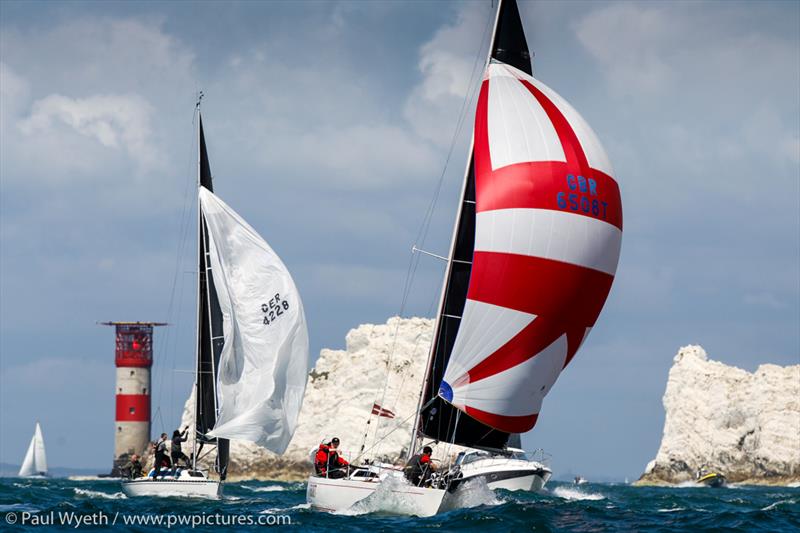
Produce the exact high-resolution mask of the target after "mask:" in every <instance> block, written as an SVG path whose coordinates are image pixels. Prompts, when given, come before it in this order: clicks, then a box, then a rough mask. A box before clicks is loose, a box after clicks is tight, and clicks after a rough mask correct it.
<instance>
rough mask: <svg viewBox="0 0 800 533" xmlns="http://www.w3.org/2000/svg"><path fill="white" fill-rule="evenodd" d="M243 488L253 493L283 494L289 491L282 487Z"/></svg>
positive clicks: (243, 486)
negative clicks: (282, 492)
mask: <svg viewBox="0 0 800 533" xmlns="http://www.w3.org/2000/svg"><path fill="white" fill-rule="evenodd" d="M242 488H243V489H247V490H250V491H253V492H281V491H284V490H289V489H288V488H287V487H284V486H281V485H267V486H266V487H248V486H247V485H242Z"/></svg>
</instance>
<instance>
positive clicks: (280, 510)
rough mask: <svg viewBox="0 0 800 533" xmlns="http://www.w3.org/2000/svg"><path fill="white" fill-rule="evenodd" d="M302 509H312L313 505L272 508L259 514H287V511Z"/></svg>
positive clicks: (300, 504) (301, 504) (302, 504)
mask: <svg viewBox="0 0 800 533" xmlns="http://www.w3.org/2000/svg"><path fill="white" fill-rule="evenodd" d="M300 509H311V504H310V503H298V504H297V505H293V506H291V507H271V508H269V509H264V510H263V511H259V514H277V513H285V512H286V511H298V510H300Z"/></svg>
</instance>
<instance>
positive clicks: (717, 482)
mask: <svg viewBox="0 0 800 533" xmlns="http://www.w3.org/2000/svg"><path fill="white" fill-rule="evenodd" d="M697 482H698V483H700V484H701V485H705V486H707V487H714V488H716V487H724V486H725V485H727V484H728V480H727V479H726V478H725V475H724V474H721V473H719V472H706V471H704V470H701V471H700V472H698V473H697Z"/></svg>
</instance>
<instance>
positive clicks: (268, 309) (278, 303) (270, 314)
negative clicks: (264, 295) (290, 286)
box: [261, 294, 289, 326]
mask: <svg viewBox="0 0 800 533" xmlns="http://www.w3.org/2000/svg"><path fill="white" fill-rule="evenodd" d="M288 310H289V302H287V301H286V300H281V295H280V294H276V295H275V296H273V297H272V298H270V300H269V302H267V303H265V304H261V312H262V313H264V325H265V326H269V325H270V324H272V323H273V322H274V321H275V320H277V319H278V317H279V316H281V315H282V314H283V312H284V311H288Z"/></svg>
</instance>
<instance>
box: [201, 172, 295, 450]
mask: <svg viewBox="0 0 800 533" xmlns="http://www.w3.org/2000/svg"><path fill="white" fill-rule="evenodd" d="M200 207H201V210H202V215H203V217H204V219H205V222H206V225H207V227H208V252H209V258H210V265H211V272H212V276H213V279H214V287H215V288H216V292H217V297H218V299H219V305H220V308H221V309H222V315H223V331H224V337H225V339H224V341H225V344H224V348H223V350H222V355H221V356H220V363H219V371H218V376H217V394H218V398H219V405H218V415H217V422H216V425H215V427H214V429H213V431H211V432H210V433H209V436H211V437H221V438H229V439H243V440H248V441H251V442H254V443H256V444H258V445H260V446H263V447H265V448H267V449H269V450H271V451H273V452H276V453H283V452H284V451H285V450H286V447H287V446H288V444H289V441H290V440H291V438H292V435H293V434H294V430H295V426H296V423H297V417H298V415H299V413H300V407H301V404H302V400H303V393H304V391H305V386H306V379H307V375H308V365H309V357H308V355H309V354H308V330H307V328H306V319H305V314H304V312H303V303H302V302H301V300H300V294H299V293H298V291H297V287H296V286H295V284H294V281H293V280H292V277H291V275H290V274H289V271H288V270H287V269H286V266H285V265H284V264H283V262H282V261H281V260H280V258H279V257H278V255H277V254H276V253H275V252H274V251H273V250H272V248H270V246H269V245H268V244H267V243H266V242H265V241H264V239H262V238H261V236H259V235H258V233H257V232H256V231H255V230H254V229H253V228H252V227H250V225H249V224H247V222H245V221H244V220H243V219H242V218H241V217H240V216H239V215H238V214H237V213H236V212H235V211H234V210H233V209H231V208H230V207H229V206H228V205H226V204H225V203H224V202H223V201H222V200H220V199H219V198H218V197H217V196H216V195H214V193H212V192H210V191H209V190H208V189H206V188H204V187H200Z"/></svg>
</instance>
